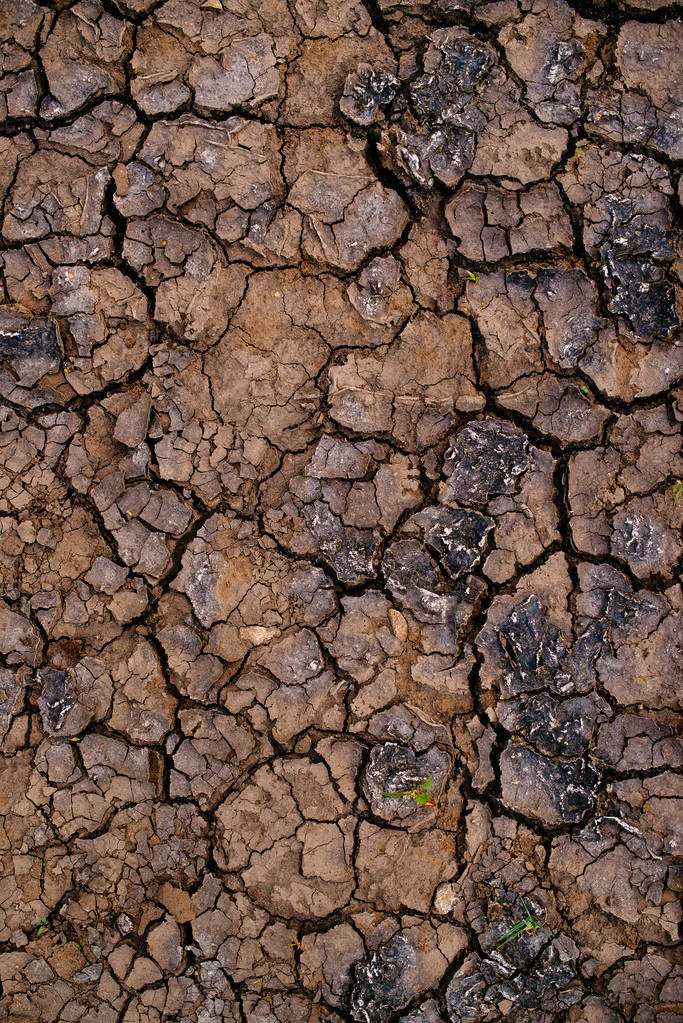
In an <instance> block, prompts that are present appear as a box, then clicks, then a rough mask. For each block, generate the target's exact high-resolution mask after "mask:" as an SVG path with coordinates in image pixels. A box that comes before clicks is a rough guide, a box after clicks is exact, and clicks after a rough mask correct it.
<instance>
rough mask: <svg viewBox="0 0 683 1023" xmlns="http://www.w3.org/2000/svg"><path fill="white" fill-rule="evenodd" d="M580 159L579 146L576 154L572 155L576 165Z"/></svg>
mask: <svg viewBox="0 0 683 1023" xmlns="http://www.w3.org/2000/svg"><path fill="white" fill-rule="evenodd" d="M582 157H583V149H582V148H581V146H579V148H578V149H577V150H576V153H575V154H574V161H575V162H576V163H579V162H580V160H581V159H582Z"/></svg>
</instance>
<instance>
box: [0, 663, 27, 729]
mask: <svg viewBox="0 0 683 1023" xmlns="http://www.w3.org/2000/svg"><path fill="white" fill-rule="evenodd" d="M23 691H24V687H23V686H22V685H20V683H19V682H18V681H17V677H16V675H15V674H14V672H11V671H7V669H6V668H0V741H1V740H2V739H4V737H5V736H6V735H7V733H8V732H9V730H10V727H11V725H12V718H13V717H14V716H15V714H17V713H18V711H19V710H20V708H21V703H22V694H23Z"/></svg>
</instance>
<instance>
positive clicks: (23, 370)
mask: <svg viewBox="0 0 683 1023" xmlns="http://www.w3.org/2000/svg"><path fill="white" fill-rule="evenodd" d="M0 355H3V356H4V357H5V358H6V359H7V360H8V362H9V364H10V366H11V367H12V370H13V371H14V373H15V374H16V377H17V378H18V379H15V380H14V381H13V383H14V386H17V387H32V386H33V385H34V384H35V383H37V382H38V381H39V380H40V378H41V377H43V376H45V374H46V373H52V372H54V371H55V370H57V369H59V365H60V360H61V357H62V349H61V344H60V341H59V335H58V333H57V327H56V325H55V323H54V321H53V320H50V319H47V318H43V317H31V316H29V315H28V314H27V313H26V312H23V311H21V310H18V309H13V308H12V307H10V306H0ZM1 382H2V378H1V377H0V385H1ZM3 393H5V394H6V393H8V392H7V391H6V390H5V389H4V387H3Z"/></svg>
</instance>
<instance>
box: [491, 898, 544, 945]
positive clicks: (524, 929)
mask: <svg viewBox="0 0 683 1023" xmlns="http://www.w3.org/2000/svg"><path fill="white" fill-rule="evenodd" d="M519 901H520V902H521V903H522V905H523V907H524V916H523V917H522V919H521V920H518V922H517V923H516V924H513V926H512V927H510V928H509V929H508V930H507V931H506V932H505V934H504V935H503V936H502V937H501V938H500V939H499V941H498V948H504V947H505V945H507V943H508V942H509V941H514V940H515V938H520V937H521V936H522V934H535V933H536V931H544V932H545V933H546V934H549V933H550V932H549V931H548V930H547V929H546V927H545V924H546V922H547V920H548V910H547V909H546V910H545V916H544V917H543V922H542V923H541V921H540V920H539V919H538V917H536V916H534V914H533V913H532V912H531V910H530V909H529V907H528V906H527V904H526V902H525V901H524V899H523V898H522V896H521V895H520V896H519Z"/></svg>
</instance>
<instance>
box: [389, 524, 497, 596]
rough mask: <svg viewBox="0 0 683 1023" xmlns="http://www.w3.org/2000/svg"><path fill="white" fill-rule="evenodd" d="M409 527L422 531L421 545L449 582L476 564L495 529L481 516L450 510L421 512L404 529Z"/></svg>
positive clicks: (482, 555)
mask: <svg viewBox="0 0 683 1023" xmlns="http://www.w3.org/2000/svg"><path fill="white" fill-rule="evenodd" d="M412 523H414V524H415V525H416V526H418V527H420V528H421V529H423V530H424V542H425V545H426V546H427V547H428V548H429V549H430V550H431V551H433V553H434V554H435V555H436V557H437V558H438V559H439V562H440V563H441V565H442V566H443V568H444V569H445V571H446V572H447V573H448V575H449V576H450V577H451V579H457V578H458V576H460V575H461V574H462V573H463V572H469V571H470V570H471V569H473V568H475V567H476V566H477V565H478V564H479V562H480V561H481V559H482V558H483V557H484V554H485V552H486V549H487V540H488V537H489V534H490V532H491V530H492V529H493V528H494V526H495V522H494V520H493V519H492V518H490V516H488V515H482V514H481V512H477V511H462V510H460V509H458V510H454V509H451V508H425V509H424V511H421V512H418V513H417V514H416V515H413V516H412V517H411V518H410V519H409V521H408V525H410V524H412Z"/></svg>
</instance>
